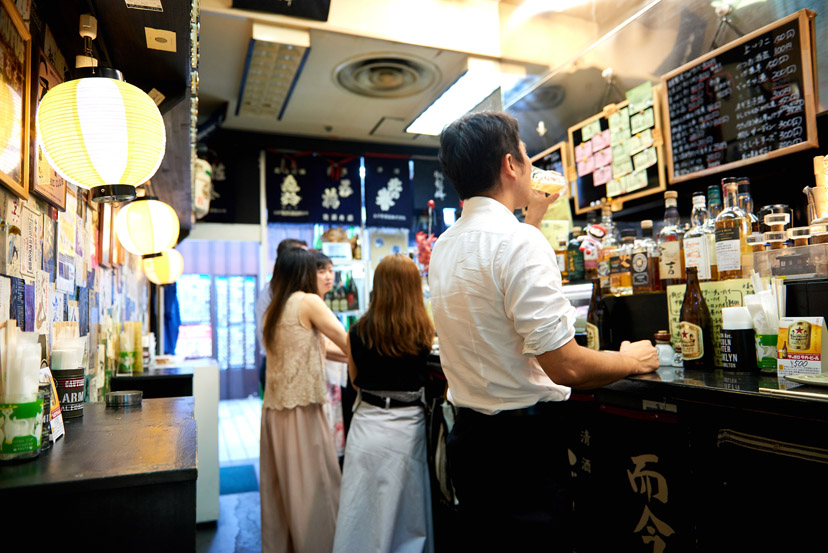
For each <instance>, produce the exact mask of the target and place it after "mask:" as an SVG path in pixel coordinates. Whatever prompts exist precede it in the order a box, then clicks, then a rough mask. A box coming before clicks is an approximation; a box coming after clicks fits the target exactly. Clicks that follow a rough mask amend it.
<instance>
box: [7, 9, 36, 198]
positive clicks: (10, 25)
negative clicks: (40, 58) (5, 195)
mask: <svg viewBox="0 0 828 553" xmlns="http://www.w3.org/2000/svg"><path fill="white" fill-rule="evenodd" d="M31 49H32V40H31V35H29V31H28V30H26V26H25V24H24V23H23V19H21V17H20V14H19V13H17V8H15V5H14V2H13V1H12V0H0V183H2V184H3V186H5V187H6V188H8V189H9V190H11V191H12V192H14V193H15V194H16V195H17V196H19V197H21V198H23V199H26V198H28V197H29V117H30V115H29V111H30V108H29V88H30V68H29V64H30V63H31Z"/></svg>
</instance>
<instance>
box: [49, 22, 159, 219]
mask: <svg viewBox="0 0 828 553" xmlns="http://www.w3.org/2000/svg"><path fill="white" fill-rule="evenodd" d="M81 36H82V37H84V39H85V41H86V52H87V56H78V58H79V59H85V60H86V62H85V63H89V64H91V66H88V67H79V68H78V69H77V70H76V73H77V74H79V75H80V76H81V78H77V79H74V80H71V81H67V82H65V83H61V84H59V85H57V86H55V87H53V88H51V89H50V90H49V91H48V92H47V93H46V94H45V95H44V96H43V99H42V100H40V105H39V106H38V110H37V116H36V117H35V125H36V130H37V143H38V145H39V146H40V148H41V149H42V151H43V155H44V156H45V157H46V160H47V161H48V162H49V165H51V166H52V168H53V169H54V170H55V171H56V172H57V173H58V174H59V175H60V176H61V177H63V178H64V179H66V180H67V181H69V182H71V183H72V184H74V185H76V186H79V187H81V188H83V189H87V190H91V193H90V198H91V199H92V201H96V202H106V201H128V200H131V199H133V198H135V195H136V194H135V187H136V186H138V185H139V184H142V183H144V182H146V181H147V180H149V179H150V178H151V177H152V176H153V175H154V174H155V172H156V171H157V170H158V167H160V165H161V161H162V160H163V159H164V152H165V149H166V130H165V128H164V120H163V118H162V117H161V112H160V111H158V107H157V106H156V105H155V102H153V100H152V99H151V98H150V97H149V96H148V95H147V94H146V93H145V92H144V91H143V90H141V89H140V88H138V87H136V86H133V85H131V84H128V83H126V82H124V80H123V75H121V72H120V71H117V70H115V69H111V68H104V67H97V60H95V59H94V58H91V47H90V42H91V40H92V39H94V38H95V37H96V36H97V22H96V21H95V18H94V17H92V16H90V15H88V14H87V15H84V16H81Z"/></svg>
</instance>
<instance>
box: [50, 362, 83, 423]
mask: <svg viewBox="0 0 828 553" xmlns="http://www.w3.org/2000/svg"><path fill="white" fill-rule="evenodd" d="M52 376H53V377H54V379H55V388H56V389H57V394H58V401H60V411H61V413H63V418H64V419H71V418H74V417H82V416H83V397H84V388H85V383H86V379H85V378H84V374H83V367H78V368H76V369H54V370H53V371H52Z"/></svg>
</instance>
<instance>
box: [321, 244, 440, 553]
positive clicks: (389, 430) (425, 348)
mask: <svg viewBox="0 0 828 553" xmlns="http://www.w3.org/2000/svg"><path fill="white" fill-rule="evenodd" d="M348 338H349V341H350V359H349V363H348V371H349V373H350V377H351V381H352V382H353V384H354V386H355V387H356V388H357V389H359V397H358V398H357V402H356V407H355V410H354V415H353V418H352V419H351V426H350V429H349V431H348V439H347V440H346V444H345V465H344V467H343V475H342V494H341V496H340V509H339V516H338V518H337V527H336V537H335V538H334V552H342V553H345V552H352V551H360V552H391V551H427V552H432V551H433V550H434V539H433V532H432V524H431V493H430V488H429V477H428V463H427V461H426V431H425V413H424V409H423V408H424V391H423V386H424V384H425V382H426V375H427V368H426V360H427V358H428V354H429V352H430V351H431V343H432V340H433V339H434V327H433V325H432V322H431V320H430V319H429V317H428V314H427V313H426V309H425V304H424V302H423V292H422V286H421V282H420V273H419V271H418V269H417V266H416V265H415V264H414V262H413V261H412V260H411V259H409V258H408V257H406V256H404V255H400V254H396V255H389V256H386V257H384V258H383V259H382V261H381V262H380V263H379V265H377V268H376V271H375V273H374V288H373V293H372V296H371V304H370V306H369V308H368V311H367V312H366V313H365V315H364V316H363V317H362V318H361V319H360V320H359V321H357V323H356V324H355V325H354V326H353V327H352V328H351V331H350V332H349V334H348Z"/></svg>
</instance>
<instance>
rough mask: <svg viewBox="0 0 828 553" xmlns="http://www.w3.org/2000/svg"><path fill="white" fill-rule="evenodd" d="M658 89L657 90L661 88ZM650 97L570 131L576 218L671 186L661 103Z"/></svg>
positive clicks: (616, 107) (614, 108)
mask: <svg viewBox="0 0 828 553" xmlns="http://www.w3.org/2000/svg"><path fill="white" fill-rule="evenodd" d="M657 88H658V87H655V88H654V90H657ZM655 100H656V98H655V97H654V96H653V95H652V94H650V96H649V97H648V98H647V101H646V102H638V103H636V104H635V105H634V106H631V105H630V102H629V100H626V101H624V102H621V103H619V104H612V105H609V106H606V107H605V108H604V110H603V111H602V112H601V113H598V114H596V115H594V116H592V117H590V118H589V119H586V120H584V121H581V122H580V123H578V124H576V125H573V126H572V127H570V128H569V130H568V134H569V148H570V150H571V151H572V155H573V159H574V166H575V169H574V171H573V175H572V180H573V181H574V186H573V188H574V203H575V212H576V213H577V214H581V213H585V212H587V211H592V210H595V209H600V207H601V204H602V203H603V202H604V200H605V199H610V200H612V201H613V203H615V204H616V205H617V204H618V203H620V202H624V201H627V200H633V199H635V198H640V197H642V196H647V195H650V194H656V193H658V192H660V191H662V190H665V189H666V188H667V181H666V178H665V174H664V173H665V170H664V151H663V150H664V146H663V140H662V131H661V105H660V103H659V102H657V101H655Z"/></svg>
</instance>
